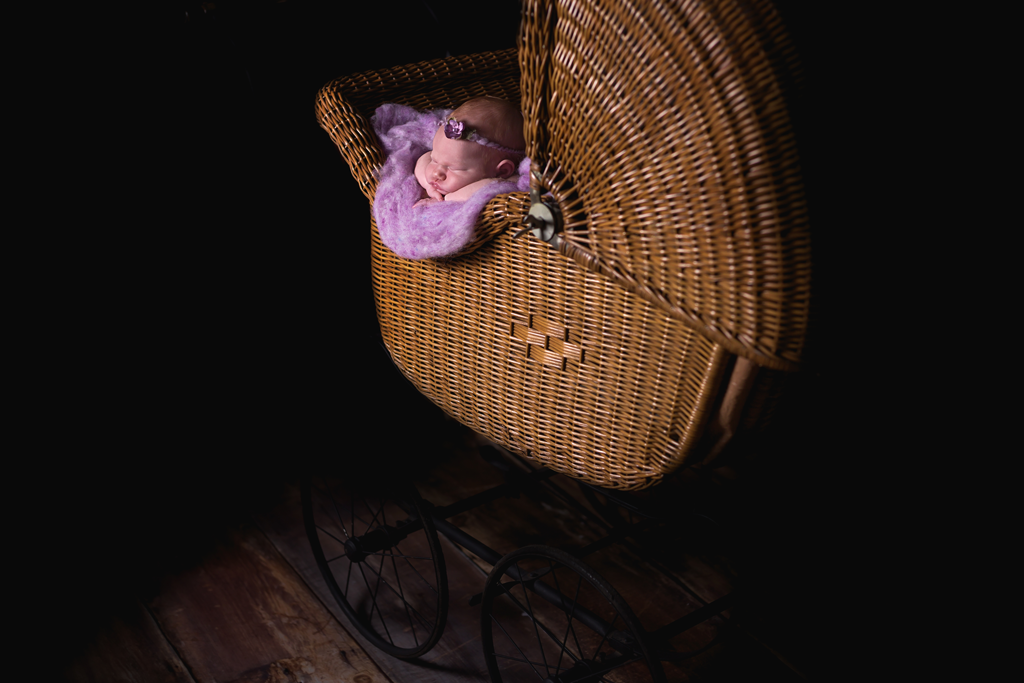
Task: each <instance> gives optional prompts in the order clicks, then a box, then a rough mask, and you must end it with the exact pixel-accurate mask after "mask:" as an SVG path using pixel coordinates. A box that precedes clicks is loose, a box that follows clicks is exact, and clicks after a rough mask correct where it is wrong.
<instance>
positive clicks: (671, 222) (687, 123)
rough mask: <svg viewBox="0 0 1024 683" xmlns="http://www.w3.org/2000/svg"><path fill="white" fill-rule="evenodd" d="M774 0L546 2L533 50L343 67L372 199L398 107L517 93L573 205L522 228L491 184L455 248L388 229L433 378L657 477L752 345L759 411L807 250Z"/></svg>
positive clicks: (329, 112) (585, 460)
mask: <svg viewBox="0 0 1024 683" xmlns="http://www.w3.org/2000/svg"><path fill="white" fill-rule="evenodd" d="M788 45H789V44H788V42H787V39H786V36H785V34H784V32H783V29H782V25H781V22H780V21H779V17H778V16H777V14H776V13H775V12H774V10H773V9H772V7H771V6H770V5H769V4H767V3H766V2H762V1H760V0H743V1H740V0H713V1H708V2H668V1H655V0H646V1H645V0H633V1H629V0H588V1H586V2H581V1H578V0H526V1H525V2H524V13H523V24H522V28H521V34H520V45H519V49H518V50H507V51H502V52H494V53H487V54H480V55H472V56H468V57H453V58H448V59H444V60H436V61H431V62H423V63H420V64H414V65H410V66H403V67H398V68H394V69H389V70H386V71H378V72H373V73H363V74H358V75H355V76H348V77H345V78H340V79H338V80H336V81H333V82H332V83H330V84H328V85H327V86H325V87H324V88H323V89H322V90H321V92H320V93H319V95H318V98H317V117H318V120H319V121H320V124H321V125H322V126H323V128H324V129H326V130H327V132H328V133H329V134H330V135H331V138H332V139H333V140H334V142H335V143H336V144H337V146H338V148H339V150H340V151H341V153H342V155H343V156H344V158H345V160H346V161H347V162H348V164H349V166H350V167H351V170H352V174H353V176H354V177H355V178H356V180H357V181H358V182H359V185H360V187H361V189H362V191H363V193H364V194H365V195H366V197H367V198H368V199H369V200H370V201H371V202H372V200H373V196H374V190H375V187H376V181H375V176H374V173H375V171H376V170H378V169H379V168H380V166H381V165H382V163H383V158H382V153H381V151H380V149H379V147H378V144H377V141H376V139H375V137H374V133H373V131H372V128H371V127H370V124H369V119H370V116H371V115H372V114H373V111H374V110H375V109H376V107H377V106H379V105H380V104H382V103H385V102H398V103H402V104H407V105H410V106H413V107H416V108H418V109H427V108H436V107H451V108H454V107H457V106H458V105H459V104H461V103H462V102H463V101H465V100H467V99H469V98H471V97H475V96H478V95H485V94H486V95H495V96H498V97H503V98H506V99H508V100H510V101H512V102H517V103H520V104H521V106H522V109H523V111H524V114H525V116H526V139H527V151H528V155H529V156H530V158H531V159H532V160H533V169H534V173H533V176H532V179H531V180H532V186H533V188H534V189H536V190H538V191H539V192H541V193H550V195H551V196H553V198H554V201H556V202H557V205H558V207H559V209H560V210H561V213H562V215H563V216H564V231H563V232H562V233H561V234H560V235H558V237H557V239H556V240H554V241H553V242H552V243H550V244H548V243H544V242H542V241H540V240H538V239H536V238H534V237H532V236H529V235H527V236H524V237H521V238H519V239H513V238H512V234H513V233H514V232H515V231H517V230H518V229H519V228H521V227H522V223H523V219H524V217H525V216H526V214H527V213H528V211H529V209H530V196H529V195H528V194H527V193H514V194H509V195H503V196H499V197H497V198H495V199H493V200H492V201H491V202H490V203H489V204H488V205H487V206H486V207H485V210H484V213H483V214H482V216H481V217H480V220H479V222H478V225H477V238H476V240H475V241H474V243H473V244H472V245H470V246H469V247H468V248H467V249H465V250H464V252H463V253H462V255H460V256H459V257H457V258H451V259H446V260H443V261H437V260H435V261H411V260H406V259H402V258H400V257H397V256H395V255H394V254H393V253H392V252H391V251H389V250H388V249H387V248H385V247H383V246H382V245H381V243H380V238H379V236H378V234H377V230H376V226H373V228H372V230H371V259H372V273H373V287H374V293H375V298H376V303H377V312H378V318H379V321H380V325H381V329H382V333H383V337H384V341H385V344H386V345H387V347H388V349H389V351H390V353H391V355H392V358H393V359H394V361H395V363H396V364H397V365H398V366H399V368H401V370H402V371H403V372H404V374H405V375H406V377H408V378H409V379H410V380H411V381H412V382H413V383H414V384H415V385H416V387H417V388H418V389H419V390H420V391H422V392H423V393H424V394H425V395H427V396H428V397H429V398H430V399H431V400H433V401H434V402H435V403H437V404H438V405H439V406H441V407H442V408H443V409H444V410H445V411H447V412H448V413H449V414H450V415H452V416H453V417H455V418H456V419H458V420H459V421H461V422H462V423H464V424H466V425H468V426H469V427H471V428H473V429H474V430H476V431H478V432H480V433H482V434H484V435H485V436H487V437H489V438H491V439H493V440H494V441H497V442H499V443H501V444H503V445H504V446H506V447H507V448H509V449H511V450H513V451H515V452H518V453H520V454H523V455H525V456H526V457H528V458H531V459H533V460H535V461H537V462H540V463H543V464H544V465H546V466H548V467H551V468H552V469H555V470H557V471H559V472H561V473H564V474H567V475H569V476H572V477H577V478H580V479H583V480H585V481H587V482H590V483H593V484H597V485H600V486H605V487H610V488H618V489H640V488H644V487H647V486H650V485H652V484H654V483H656V482H657V481H659V480H660V479H661V478H662V477H663V476H665V475H666V474H667V473H669V472H671V471H673V470H675V469H676V468H678V467H680V466H681V465H683V464H684V463H686V462H687V461H688V459H690V458H693V457H694V452H695V451H694V447H695V445H696V444H697V442H698V440H699V439H700V436H701V433H702V429H703V427H704V425H705V424H706V423H707V421H708V418H709V411H711V410H713V409H714V408H715V406H716V401H717V400H719V392H720V390H721V387H722V386H723V378H724V376H725V375H726V373H727V368H728V367H730V363H731V361H732V359H734V358H735V357H736V356H742V357H744V358H747V359H749V360H751V361H753V362H754V363H756V364H757V366H759V372H758V374H757V380H756V384H755V387H754V390H753V392H752V393H751V396H750V398H749V400H748V402H747V403H748V408H747V410H746V412H745V414H744V418H743V425H744V426H747V427H751V426H754V425H758V424H762V423H763V422H764V421H765V419H766V416H767V415H769V414H770V413H771V409H772V407H773V406H774V404H775V403H776V402H777V397H778V393H779V387H780V385H781V383H782V382H783V380H784V375H785V374H786V372H788V371H792V370H795V369H797V368H798V366H799V361H800V356H801V353H802V349H803V344H804V337H805V332H806V326H807V316H808V309H809V300H810V247H809V235H808V229H807V221H806V211H805V205H804V201H803V191H802V185H801V181H800V169H799V165H798V159H797V155H796V148H795V143H794V139H793V135H792V131H791V127H790V121H789V114H788V109H787V100H786V97H787V94H788V93H790V92H791V91H792V89H793V88H794V87H796V86H798V85H799V80H798V73H797V69H796V63H795V59H794V55H793V53H792V51H791V50H790V49H789V48H788Z"/></svg>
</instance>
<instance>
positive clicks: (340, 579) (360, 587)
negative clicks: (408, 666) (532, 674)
mask: <svg viewBox="0 0 1024 683" xmlns="http://www.w3.org/2000/svg"><path fill="white" fill-rule="evenodd" d="M302 510H303V516H304V518H305V522H306V535H307V536H308V537H309V542H310V545H311V546H312V548H313V555H314V556H315V557H316V562H317V565H318V566H319V567H320V572H321V574H323V577H324V580H325V581H326V582H327V586H328V587H329V588H330V590H331V593H332V594H333V595H334V598H335V600H337V601H338V605H339V606H340V607H341V609H342V611H344V613H345V615H346V616H347V617H348V618H349V620H350V621H351V622H352V624H353V625H355V626H356V628H358V629H359V631H360V632H361V633H362V634H363V635H364V636H365V637H366V638H367V639H368V640H369V641H370V642H372V643H373V644H374V645H375V646H377V647H378V648H380V649H381V650H383V651H384V652H386V653H388V654H389V655H392V656H394V657H401V658H404V659H408V658H412V657H419V656H421V655H423V654H424V653H426V652H427V651H429V650H430V648H432V647H433V646H434V645H436V644H437V641H438V639H439V638H440V637H441V633H442V631H444V625H445V621H446V620H447V617H448V576H447V573H446V571H445V566H444V555H443V554H442V553H441V545H440V544H439V543H438V539H437V532H436V531H435V529H434V524H433V522H432V521H431V519H430V517H429V516H427V515H424V513H423V509H422V505H421V499H420V497H419V494H418V493H417V492H416V489H415V488H414V487H413V486H412V485H411V484H410V485H407V486H404V487H401V488H400V489H399V493H398V494H397V495H396V494H395V493H369V492H361V491H351V490H348V489H347V488H346V487H345V486H342V485H341V483H340V482H338V481H334V480H330V479H324V478H310V477H304V478H303V481H302Z"/></svg>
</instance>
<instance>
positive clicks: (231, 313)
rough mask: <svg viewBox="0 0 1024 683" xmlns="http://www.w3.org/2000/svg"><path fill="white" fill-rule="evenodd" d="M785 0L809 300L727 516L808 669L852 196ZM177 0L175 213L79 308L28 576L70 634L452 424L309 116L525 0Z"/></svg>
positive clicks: (470, 39) (828, 484)
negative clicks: (290, 503) (329, 476)
mask: <svg viewBox="0 0 1024 683" xmlns="http://www.w3.org/2000/svg"><path fill="white" fill-rule="evenodd" d="M796 5H797V4H796V3H790V2H784V3H779V6H780V9H781V10H782V11H783V16H784V19H785V20H786V22H787V25H788V27H789V29H790V31H791V33H792V34H793V36H794V39H795V41H796V43H797V46H798V49H799V50H800V52H801V56H802V57H803V63H804V67H805V70H806V87H805V94H804V96H803V97H802V99H801V100H800V101H798V102H797V103H796V105H797V109H796V119H795V120H796V123H797V133H798V138H799V140H800V144H801V155H802V162H803V166H804V169H805V179H806V182H807V186H808V195H809V199H810V205H811V216H812V225H813V226H814V229H815V232H814V240H815V242H814V248H815V260H816V263H815V285H816V291H815V294H816V297H817V305H818V307H819V311H820V318H819V323H818V326H817V328H816V332H817V336H816V338H815V348H814V350H813V354H812V361H813V363H812V365H811V368H812V369H811V371H809V372H808V373H805V376H804V377H803V378H802V379H801V382H802V383H803V385H805V395H804V398H803V399H802V402H798V404H797V406H796V408H795V409H794V411H793V414H794V416H795V417H794V419H793V421H792V423H791V424H792V425H794V426H792V427H790V431H788V432H786V433H784V434H782V435H781V436H778V437H777V440H776V441H775V442H773V445H772V446H771V447H770V448H773V449H776V450H778V451H779V452H778V453H775V454H773V455H774V456H775V457H774V458H772V459H770V460H768V461H769V462H772V463H774V464H773V465H772V466H771V467H767V466H766V467H763V468H762V469H761V470H759V471H756V472H755V473H754V476H752V477H751V482H752V483H750V484H744V488H743V498H742V501H743V502H742V503H741V504H740V508H741V513H740V515H739V516H740V517H742V516H743V514H742V513H743V512H744V511H745V512H752V513H753V514H750V515H748V516H747V517H746V519H747V520H748V528H747V532H748V535H749V537H750V539H751V540H752V542H753V543H754V544H755V547H756V549H757V551H758V555H759V557H761V558H762V559H761V561H760V565H759V574H758V576H759V577H760V578H759V581H760V582H761V583H760V585H761V586H762V588H761V589H760V590H761V592H760V595H761V598H760V599H761V600H762V601H765V602H764V605H763V607H764V608H765V609H768V610H774V611H775V612H776V613H777V617H778V623H779V628H780V629H783V630H787V631H788V632H789V633H790V636H789V638H788V639H789V640H790V641H791V642H794V643H797V646H798V647H799V650H800V652H799V653H798V656H799V658H800V659H801V661H803V662H805V663H807V665H808V666H809V667H810V668H811V669H812V670H817V669H821V668H824V669H829V668H831V666H830V662H834V658H833V655H832V653H833V652H835V649H836V646H837V643H836V642H835V640H834V639H833V638H832V636H831V635H829V634H832V635H834V634H835V632H836V631H835V628H836V626H837V622H838V621H839V618H838V617H837V616H836V615H837V614H839V613H841V612H843V608H842V605H844V604H846V603H847V602H848V601H849V600H850V598H849V597H846V596H844V595H842V593H843V591H838V590H837V588H836V584H837V582H839V581H840V580H841V579H842V578H844V577H845V574H844V571H845V570H844V569H842V567H841V565H842V564H843V562H844V560H843V559H842V558H843V557H848V556H850V555H852V554H853V552H854V549H855V548H858V547H859V543H860V540H859V537H858V536H857V534H856V533H855V532H854V531H853V530H852V526H851V524H850V520H849V512H848V510H844V509H842V507H843V504H842V502H841V501H845V500H847V498H846V495H847V494H846V491H847V490H848V483H847V480H846V479H845V478H844V477H845V476H846V473H845V472H844V469H843V467H842V466H841V465H839V464H838V463H841V462H843V460H844V458H846V457H847V456H846V454H847V453H848V452H849V450H850V448H851V447H852V443H853V441H854V440H855V439H854V438H853V437H852V436H851V435H849V434H848V433H847V432H844V430H849V428H850V424H851V423H850V421H849V418H848V417H838V416H839V415H840V414H841V412H842V410H843V406H846V405H847V404H848V403H849V402H850V397H849V394H848V393H846V392H844V391H843V390H842V388H843V387H844V386H846V385H847V382H848V380H849V378H850V375H852V374H853V371H852V370H851V369H849V368H848V367H847V365H845V364H844V363H843V362H842V361H843V358H844V357H847V356H848V354H846V353H845V352H844V351H843V346H844V342H841V341H840V339H843V338H844V335H845V334H846V332H845V331H844V330H843V325H842V324H840V323H839V322H838V321H839V320H840V316H838V315H837V313H836V311H837V310H841V309H842V307H843V305H844V304H845V303H846V302H845V301H844V296H845V293H844V292H845V290H844V288H843V285H842V283H843V281H844V279H845V278H846V276H847V275H848V269H845V265H844V264H846V263H848V262H849V259H848V258H847V254H846V251H845V245H844V247H843V249H840V248H839V247H838V246H837V245H838V244H840V242H839V241H838V240H837V238H836V237H835V236H834V235H835V232H834V231H832V230H830V229H828V227H829V226H836V225H841V224H842V222H843V221H844V220H846V221H849V220H851V217H850V215H849V214H848V213H844V214H843V215H842V216H839V215H838V212H836V211H835V209H836V207H837V206H839V205H840V204H841V197H840V195H841V190H840V189H839V188H837V187H836V185H835V184H834V183H833V182H831V181H832V180H833V179H835V178H836V177H838V176H837V175H836V168H837V164H836V162H835V160H834V155H833V154H830V153H829V152H830V151H831V150H832V148H830V147H828V146H826V144H825V143H826V141H827V142H828V143H830V144H831V143H835V144H838V145H839V147H840V148H841V147H842V144H843V143H842V141H838V140H836V137H835V136H834V135H832V134H831V131H830V130H829V129H828V127H827V126H826V124H824V123H823V121H826V120H828V118H829V116H830V115H832V114H833V113H834V111H833V109H832V107H833V105H832V101H833V100H832V99H830V97H829V95H830V92H831V88H832V87H834V84H835V78H836V77H837V74H836V72H835V71H834V70H833V69H832V66H833V64H834V61H833V60H834V53H835V51H836V49H837V48H836V47H835V45H834V44H833V43H832V42H830V36H832V35H834V33H833V30H834V28H835V22H836V18H835V17H830V16H825V15H823V14H822V13H821V11H820V10H819V11H817V13H814V11H813V10H808V9H806V8H803V7H797V6H796ZM180 9H181V12H180V15H179V16H178V17H177V19H176V23H175V24H174V25H173V26H172V27H171V32H172V34H173V35H174V36H176V37H177V41H176V45H175V47H176V50H177V51H176V52H175V53H174V54H173V55H171V58H172V69H173V74H172V76H173V86H174V88H176V92H175V96H174V98H173V100H174V101H173V102H172V103H171V104H170V110H171V112H172V118H173V124H174V128H175V130H174V131H173V135H172V136H170V139H171V140H173V143H172V145H171V146H173V149H166V150H163V156H162V158H163V159H165V160H166V161H164V162H162V163H166V164H167V167H168V169H169V172H170V176H171V177H170V180H169V185H170V186H171V187H173V188H175V190H174V196H173V198H172V201H171V202H170V206H168V208H167V216H169V220H167V221H166V222H165V223H163V224H162V225H161V226H160V227H157V228H156V237H154V238H152V239H147V240H146V246H147V248H148V249H151V250H152V252H153V254H154V258H153V259H152V260H151V261H148V262H147V263H146V264H145V265H143V266H137V267H138V268H139V269H141V270H143V271H145V272H142V273H140V278H139V280H138V281H139V282H141V283H143V284H142V285H141V286H140V287H138V288H128V289H129V290H130V291H125V288H124V287H119V292H118V294H117V295H116V296H115V297H114V298H113V300H112V301H113V302H112V303H109V304H108V305H107V307H106V308H105V309H104V311H103V313H102V314H101V315H98V316H95V317H94V318H92V319H91V322H90V325H91V326H92V327H93V329H94V336H95V338H96V341H95V344H96V347H99V348H101V349H102V351H101V353H100V354H99V357H100V358H103V359H104V360H105V363H104V366H105V367H106V368H107V370H106V371H104V369H103V368H99V369H97V368H95V367H93V368H92V369H91V370H89V371H86V372H85V373H84V374H83V376H82V377H81V378H79V380H80V381H78V382H74V383H72V384H73V385H75V386H78V387H96V386H97V385H98V386H99V387H101V390H100V391H95V390H93V389H91V388H90V389H84V388H79V389H77V390H75V389H72V390H71V391H70V393H69V398H68V400H69V402H71V401H74V402H76V404H78V405H83V404H84V405H87V406H88V407H89V408H88V410H87V411H84V413H83V415H84V416H83V417H81V418H79V419H76V420H72V421H70V423H69V424H70V426H69V427H68V430H69V431H70V432H71V433H72V434H71V436H72V437H73V438H71V439H69V443H73V444H84V445H85V447H84V448H83V450H82V452H81V453H80V454H78V455H74V456H72V457H71V462H70V464H68V465H67V466H62V467H60V468H55V469H53V470H52V471H47V473H46V477H45V481H46V485H45V488H46V489H48V492H47V493H46V495H45V496H44V501H45V502H44V503H42V504H41V505H39V506H38V509H39V514H38V516H37V519H38V521H39V522H40V523H39V524H38V529H39V532H38V533H37V534H36V536H37V538H36V539H35V541H36V542H37V543H38V544H39V547H40V548H41V549H42V550H41V552H39V553H38V554H39V555H40V556H41V557H44V558H48V559H46V560H44V561H41V562H39V563H38V564H36V565H34V566H33V568H32V569H31V570H30V573H31V580H32V583H30V585H34V586H40V587H43V589H42V590H39V591H38V595H39V599H40V600H41V601H42V607H41V609H40V610H39V611H38V612H37V615H41V616H42V619H43V620H44V621H45V622H46V623H47V626H46V628H47V629H48V630H49V631H50V632H51V634H52V633H53V631H56V632H57V633H56V634H55V635H56V636H57V637H58V639H59V640H62V641H63V642H67V643H68V644H69V645H73V644H77V643H81V642H83V641H84V640H86V639H87V637H88V634H89V633H90V632H91V629H92V628H94V627H95V626H96V625H97V624H100V623H102V621H103V618H104V615H106V614H109V613H111V612H112V611H114V610H116V609H118V605H119V604H123V602H124V601H125V600H129V599H131V596H133V595H140V594H141V595H143V596H145V594H146V593H147V592H149V591H152V590H155V586H156V581H157V580H158V578H159V576H160V575H161V574H162V573H163V572H166V571H171V570H173V569H174V568H176V567H181V566H187V565H188V564H189V563H193V562H195V561H197V560H198V559H199V558H201V557H202V555H203V553H204V552H205V550H206V549H207V548H209V547H210V546H211V544H213V543H215V542H216V541H217V539H218V538H219V537H220V535H221V534H222V532H223V530H224V529H225V528H228V527H229V526H230V525H232V524H235V523H238V522H239V521H241V520H243V519H244V515H245V512H246V511H247V510H249V509H251V508H252V507H253V506H258V505H262V504H271V503H272V502H273V501H274V499H275V495H276V492H277V491H278V490H279V487H280V485H281V483H282V482H284V481H286V480H287V479H289V478H291V477H293V476H294V475H295V473H296V472H297V471H298V469H299V467H300V466H302V465H303V464H304V463H307V462H309V461H310V460H316V459H318V458H326V457H330V458H332V459H333V458H339V457H340V458H343V459H354V460H358V459H360V458H364V457H367V456H369V455H373V454H377V453H379V452H380V451H381V450H384V451H386V452H388V453H390V454H391V456H395V455H398V454H401V455H405V456H408V455H409V454H415V457H416V458H419V457H421V456H422V457H429V452H430V449H431V447H432V446H433V445H435V444H434V443H433V442H434V441H435V439H433V438H432V437H433V436H436V435H437V434H438V433H439V430H441V431H443V430H445V429H448V428H450V427H449V426H447V425H446V424H445V422H444V419H443V418H442V416H441V415H440V412H439V411H438V410H437V409H436V408H434V407H433V406H431V405H430V404H429V403H428V402H426V401H425V399H422V398H421V397H420V396H419V395H418V394H416V393H415V392H414V391H412V390H411V388H410V387H409V385H408V383H407V382H405V381H404V379H402V378H401V377H400V376H399V375H398V373H397V371H396V370H394V368H393V367H392V366H391V365H390V362H389V361H388V359H387V357H386V354H385V353H384V352H383V350H382V349H381V348H380V346H379V343H378V332H377V330H376V323H375V313H374V309H373V302H372V294H371V290H370V277H369V260H368V258H367V253H368V243H367V239H368V237H367V233H366V230H367V224H368V217H369V208H368V205H367V202H366V200H365V198H363V196H362V195H361V194H360V193H359V192H358V190H357V189H356V187H355V183H354V182H353V181H352V180H351V176H350V175H349V172H348V169H347V167H346V165H345V164H344V162H343V160H342V159H341V157H340V155H339V154H338V152H337V150H336V148H335V147H334V145H333V143H332V142H331V141H330V139H329V138H328V136H327V134H326V133H324V132H323V131H322V130H321V129H320V128H319V127H318V126H317V124H316V121H315V118H314V110H313V105H314V96H315V93H316V91H317V90H318V89H319V88H320V87H321V86H322V85H324V84H325V83H327V82H328V81H330V80H331V79H333V78H335V77H337V76H340V75H344V74H350V73H356V72H360V71H365V70H370V69H379V68H383V67H388V66H394V65H399V64H405V63H410V62H416V61H421V60H425V59H433V58H437V57H444V56H445V55H446V54H451V55H458V54H470V53H473V52H481V51H487V50H495V49H502V48H506V47H514V46H515V38H516V33H517V31H518V23H519V12H520V9H519V3H518V2H517V0H488V1H481V2H470V3H460V4H459V5H458V9H454V8H453V7H452V6H451V5H450V4H447V5H446V4H442V3H440V2H439V1H438V0H383V1H382V2H376V3H367V4H357V3H349V2H344V3H342V2H337V3H332V2H314V1H312V0H288V1H286V2H269V1H268V2H248V3H240V2H216V3H196V2H190V3H182V4H181V5H180ZM453 13H456V14H457V15H458V18H457V19H455V20H453V18H452V17H453ZM438 19H440V21H438ZM370 37H372V38H370ZM364 41H366V42H364ZM165 172H166V171H165ZM826 216H827V217H828V219H825V218H824V217H826ZM820 226H826V229H821V228H820ZM126 318H127V319H130V320H132V321H133V323H132V324H126V323H125V319H126ZM111 331H114V332H115V334H110V332H111ZM844 368H845V369H844ZM396 425H400V426H401V428H396ZM750 520H756V521H752V522H751V521H750ZM34 528H35V527H34ZM50 539H58V540H56V541H51V540H50ZM57 556H59V557H60V558H61V559H60V560H58V561H55V560H54V559H53V558H54V557H57ZM72 568H73V569H72ZM830 627H831V628H832V630H831V631H829V628H830ZM64 651H65V652H66V653H68V654H71V653H73V652H74V647H70V646H69V647H67V648H66V649H65V650H64Z"/></svg>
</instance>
